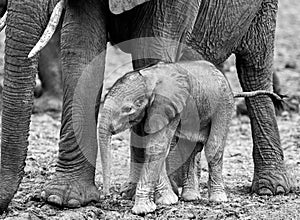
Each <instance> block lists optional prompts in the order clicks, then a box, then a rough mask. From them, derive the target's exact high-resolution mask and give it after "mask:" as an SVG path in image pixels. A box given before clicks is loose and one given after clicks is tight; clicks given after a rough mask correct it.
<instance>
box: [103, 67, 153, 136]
mask: <svg viewBox="0 0 300 220" xmlns="http://www.w3.org/2000/svg"><path fill="white" fill-rule="evenodd" d="M148 103H149V95H148V93H147V86H146V82H145V79H144V77H143V76H142V75H141V74H140V73H139V72H138V71H134V72H130V73H127V74H126V75H124V76H123V77H122V78H120V79H119V80H118V81H117V82H116V83H115V84H114V85H113V86H112V88H111V89H110V90H109V92H108V93H107V95H106V97H105V100H104V105H103V110H102V115H101V118H102V117H104V118H106V119H107V120H104V121H107V123H108V124H107V125H106V127H107V129H109V131H110V132H111V133H112V134H115V133H119V132H121V131H124V130H126V129H128V128H130V127H132V126H134V125H136V124H137V123H139V122H140V121H141V120H142V119H143V117H144V115H145V109H146V107H147V105H148ZM100 123H103V120H101V121H100ZM100 126H103V125H101V124H100Z"/></svg>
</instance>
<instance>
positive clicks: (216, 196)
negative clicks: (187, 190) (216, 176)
mask: <svg viewBox="0 0 300 220" xmlns="http://www.w3.org/2000/svg"><path fill="white" fill-rule="evenodd" d="M208 199H209V201H211V202H217V203H221V202H227V201H228V199H227V195H226V192H225V191H224V190H217V191H212V192H210V193H209V198H208Z"/></svg>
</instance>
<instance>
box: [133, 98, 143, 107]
mask: <svg viewBox="0 0 300 220" xmlns="http://www.w3.org/2000/svg"><path fill="white" fill-rule="evenodd" d="M143 104H144V100H143V99H139V100H136V101H135V102H134V105H135V106H136V107H138V108H139V107H141V106H142V105H143Z"/></svg>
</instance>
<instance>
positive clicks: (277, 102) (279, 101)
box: [233, 90, 287, 110]
mask: <svg viewBox="0 0 300 220" xmlns="http://www.w3.org/2000/svg"><path fill="white" fill-rule="evenodd" d="M258 95H268V96H269V97H270V98H271V99H272V102H273V104H274V106H275V108H276V109H278V110H282V109H283V103H284V100H283V99H284V98H287V96H286V95H281V94H277V93H275V92H271V91H267V90H256V91H252V92H239V93H233V97H234V98H241V97H245V98H249V97H255V96H258Z"/></svg>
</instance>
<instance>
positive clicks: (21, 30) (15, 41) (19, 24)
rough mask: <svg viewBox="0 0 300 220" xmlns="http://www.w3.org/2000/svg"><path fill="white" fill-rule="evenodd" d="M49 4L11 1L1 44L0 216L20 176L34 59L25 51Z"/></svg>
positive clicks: (44, 19) (35, 36)
mask: <svg viewBox="0 0 300 220" xmlns="http://www.w3.org/2000/svg"><path fill="white" fill-rule="evenodd" d="M49 5H51V4H49V3H47V1H46V0H42V1H26V3H25V2H24V1H23V0H13V1H12V0H11V1H9V2H8V17H7V27H6V41H5V43H6V44H5V74H4V88H3V112H2V134H1V141H2V142H1V168H0V213H2V212H3V211H4V210H5V209H6V208H7V206H8V204H9V202H10V201H11V199H12V197H13V196H14V194H15V192H16V191H17V189H18V186H19V184H20V182H21V180H22V178H23V176H24V166H25V159H26V154H27V147H28V136H29V124H30V116H31V112H32V106H33V91H34V87H35V75H36V73H37V58H36V57H35V58H33V59H31V60H29V59H28V58H27V56H28V53H29V51H30V50H31V49H32V47H33V46H34V45H35V43H36V42H37V41H38V39H39V37H40V36H41V34H42V31H43V29H44V28H45V26H46V24H47V15H48V11H47V9H48V7H49Z"/></svg>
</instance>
